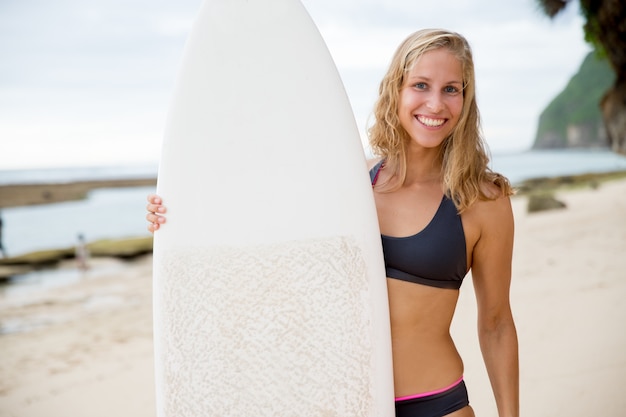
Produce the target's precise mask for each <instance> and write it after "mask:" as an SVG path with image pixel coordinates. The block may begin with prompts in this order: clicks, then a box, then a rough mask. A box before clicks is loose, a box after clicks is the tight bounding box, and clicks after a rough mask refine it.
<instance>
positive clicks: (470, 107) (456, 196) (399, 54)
mask: <svg viewBox="0 0 626 417" xmlns="http://www.w3.org/2000/svg"><path fill="white" fill-rule="evenodd" d="M439 48H446V49H447V50H448V51H450V52H451V53H452V54H453V55H454V56H455V57H457V59H458V60H459V61H460V62H461V65H462V68H463V108H462V110H461V115H460V118H459V121H458V123H457V125H456V126H455V127H454V129H453V130H452V132H451V133H450V135H449V136H448V137H447V138H446V139H445V140H444V141H443V143H442V144H441V148H440V149H441V158H442V174H443V184H444V190H445V193H446V195H447V196H448V197H449V198H451V199H452V200H453V201H454V204H455V205H456V207H457V210H458V211H459V212H462V211H463V210H465V209H466V208H468V207H469V206H471V205H472V204H473V203H474V202H476V200H478V199H495V198H497V197H499V196H500V195H506V196H508V195H511V194H513V192H514V191H513V189H512V188H511V185H510V183H509V181H508V180H507V178H505V177H504V176H502V175H500V174H498V173H495V172H493V171H491V169H490V168H489V167H488V163H489V157H488V156H487V147H486V144H485V142H484V139H483V137H482V133H481V128H480V114H479V112H478V106H477V104H476V81H475V75H474V62H473V59H472V51H471V48H470V45H469V43H468V42H467V40H466V39H465V38H464V37H463V36H461V35H459V34H458V33H454V32H450V31H446V30H443V29H424V30H420V31H417V32H415V33H413V34H412V35H410V36H409V37H408V38H407V39H405V40H404V42H402V44H400V46H399V47H398V49H397V50H396V52H395V54H394V56H393V58H392V60H391V64H390V65H389V69H388V70H387V73H386V74H385V76H384V77H383V79H382V81H381V83H380V87H379V96H378V100H377V101H376V104H375V106H374V112H373V116H374V124H373V125H372V126H371V127H370V128H369V130H368V133H369V141H370V146H371V148H372V151H373V153H374V154H375V155H377V156H381V157H383V158H384V159H385V168H386V169H389V170H390V171H391V173H392V177H395V179H397V180H398V182H397V184H396V186H395V187H392V188H391V190H393V189H397V188H398V187H400V186H401V185H402V183H403V182H404V180H405V178H406V172H407V161H406V155H407V147H408V145H409V143H410V141H411V138H410V137H409V135H408V134H407V132H406V131H405V130H404V129H403V128H402V126H401V125H400V120H399V117H398V101H399V97H400V90H401V89H402V86H403V83H404V79H405V74H407V72H408V71H410V70H411V68H412V67H413V65H414V64H415V62H416V61H417V60H418V59H419V58H420V57H421V56H422V55H423V54H424V53H426V52H428V51H432V50H434V49H439ZM485 183H491V184H495V185H497V186H498V188H499V189H500V194H499V195H496V196H494V195H486V194H485V187H484V186H485ZM387 185H388V184H387ZM383 189H385V188H384V185H383Z"/></svg>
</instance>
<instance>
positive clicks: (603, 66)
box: [532, 51, 615, 149]
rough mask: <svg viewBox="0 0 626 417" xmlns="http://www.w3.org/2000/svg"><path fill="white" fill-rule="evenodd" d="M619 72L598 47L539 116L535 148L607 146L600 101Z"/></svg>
mask: <svg viewBox="0 0 626 417" xmlns="http://www.w3.org/2000/svg"><path fill="white" fill-rule="evenodd" d="M614 81H615V74H614V72H613V70H612V69H611V67H610V66H609V63H608V62H607V61H606V59H601V58H598V56H597V54H596V52H595V51H592V52H590V53H589V54H588V55H587V56H586V57H585V59H584V61H583V63H582V64H581V66H580V69H579V70H578V72H577V73H576V74H575V75H574V76H573V77H572V79H571V80H570V81H569V83H568V84H567V86H566V87H565V89H564V90H563V91H562V92H561V93H560V94H559V95H557V96H556V97H555V98H554V99H553V100H552V102H551V103H550V104H549V105H548V106H547V107H546V108H545V110H544V111H543V112H542V113H541V115H540V117H539V124H538V126H537V134H536V136H535V142H534V144H533V146H532V148H533V149H555V148H575V147H578V148H582V147H606V146H608V144H607V135H606V131H605V128H604V123H603V121H602V114H601V111H600V101H601V99H602V96H603V95H604V94H605V92H606V91H607V90H608V89H609V87H610V86H611V85H613V83H614Z"/></svg>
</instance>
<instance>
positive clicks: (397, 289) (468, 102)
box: [147, 29, 519, 417]
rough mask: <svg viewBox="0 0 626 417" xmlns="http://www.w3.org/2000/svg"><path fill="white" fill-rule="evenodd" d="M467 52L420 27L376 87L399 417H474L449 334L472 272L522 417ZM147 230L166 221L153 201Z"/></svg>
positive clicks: (462, 43) (499, 204)
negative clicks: (463, 284) (466, 279)
mask: <svg viewBox="0 0 626 417" xmlns="http://www.w3.org/2000/svg"><path fill="white" fill-rule="evenodd" d="M474 78H475V77H474V65H473V59H472V53H471V49H470V46H469V44H468V42H467V41H466V39H465V38H464V37H462V36H461V35H459V34H457V33H454V32H449V31H446V30H440V29H428V30H421V31H418V32H416V33H414V34H412V35H411V36H409V37H408V38H407V39H406V40H405V41H404V42H403V43H402V44H401V45H400V46H399V48H398V49H397V51H396V53H395V55H394V57H393V59H392V61H391V65H390V67H389V69H388V71H387V73H386V75H385V76H384V78H383V80H382V82H381V84H380V89H379V97H378V100H377V102H376V105H375V108H374V122H373V125H372V126H371V128H370V130H369V134H370V144H371V147H372V150H373V151H374V153H375V154H376V155H377V156H378V157H377V159H375V160H372V161H370V168H371V171H370V176H371V178H372V186H373V191H374V197H375V202H376V208H377V213H378V221H379V224H380V232H381V238H382V243H383V251H384V255H385V267H386V272H387V286H388V290H389V305H390V318H391V333H392V334H391V337H392V351H393V364H394V366H393V367H394V389H395V396H396V416H397V417H442V416H456V417H466V416H474V412H473V410H472V408H471V407H470V405H469V399H468V393H467V389H466V386H465V383H464V381H463V362H462V360H461V357H460V356H459V353H458V352H457V349H456V347H455V345H454V342H453V340H452V338H451V336H450V325H451V322H452V317H453V314H454V311H455V308H456V304H457V300H458V296H459V289H460V287H461V284H462V281H463V279H464V277H465V275H466V274H467V272H468V271H469V270H471V271H472V280H473V284H474V288H475V291H476V300H477V303H478V333H479V340H480V346H481V349H482V352H483V357H484V361H485V365H486V368H487V371H488V374H489V378H490V380H491V386H492V388H493V392H494V395H495V399H496V403H497V407H498V413H499V416H500V417H516V416H518V415H519V411H518V409H519V382H518V381H519V376H518V351H517V333H516V330H515V324H514V321H513V316H512V313H511V308H510V303H509V287H510V281H511V258H512V250H513V215H512V210H511V204H510V198H509V197H510V195H511V194H512V193H513V190H512V189H511V186H510V184H509V182H508V181H507V179H506V178H504V177H503V176H501V175H499V174H497V173H494V172H492V171H491V170H490V169H489V168H488V166H487V163H488V158H487V154H486V151H485V145H484V143H483V138H482V136H481V132H480V117H479V113H478V108H477V105H476V97H475V79H474ZM148 201H149V204H148V207H147V209H148V211H149V213H148V215H147V220H148V221H149V223H150V224H149V226H148V229H149V230H150V231H152V232H154V231H156V230H158V228H159V227H160V225H162V224H163V223H164V222H165V217H164V216H163V215H162V214H164V213H165V207H164V206H163V205H162V202H161V199H160V197H158V196H156V195H150V196H148Z"/></svg>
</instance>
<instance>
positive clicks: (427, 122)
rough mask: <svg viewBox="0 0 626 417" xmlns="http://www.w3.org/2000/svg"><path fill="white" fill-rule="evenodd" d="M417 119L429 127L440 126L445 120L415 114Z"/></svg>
mask: <svg viewBox="0 0 626 417" xmlns="http://www.w3.org/2000/svg"><path fill="white" fill-rule="evenodd" d="M417 120H419V121H420V123H423V124H425V125H426V126H429V127H437V126H441V125H442V124H443V123H444V122H445V120H444V119H429V118H427V117H423V116H417Z"/></svg>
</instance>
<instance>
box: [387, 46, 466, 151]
mask: <svg viewBox="0 0 626 417" xmlns="http://www.w3.org/2000/svg"><path fill="white" fill-rule="evenodd" d="M462 110H463V67H462V65H461V62H460V61H459V60H458V59H457V58H456V57H455V56H454V55H453V54H452V53H451V52H450V51H449V50H448V49H446V48H438V49H434V50H431V51H428V52H425V53H424V54H423V55H422V56H421V57H420V58H419V59H417V60H416V61H415V64H414V65H413V67H412V68H411V69H410V70H409V71H408V72H407V73H406V74H405V78H404V82H403V84H402V87H401V90H400V96H399V101H398V118H399V121H400V125H401V126H402V127H403V128H404V130H405V131H406V132H407V134H408V135H409V136H410V138H411V143H410V145H409V146H410V147H415V146H419V147H422V148H436V147H438V146H440V145H441V144H442V143H443V141H444V140H445V139H446V138H447V137H448V136H449V135H450V133H451V132H452V130H453V129H454V127H455V126H456V124H457V122H458V121H459V117H460V115H461V112H462Z"/></svg>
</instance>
